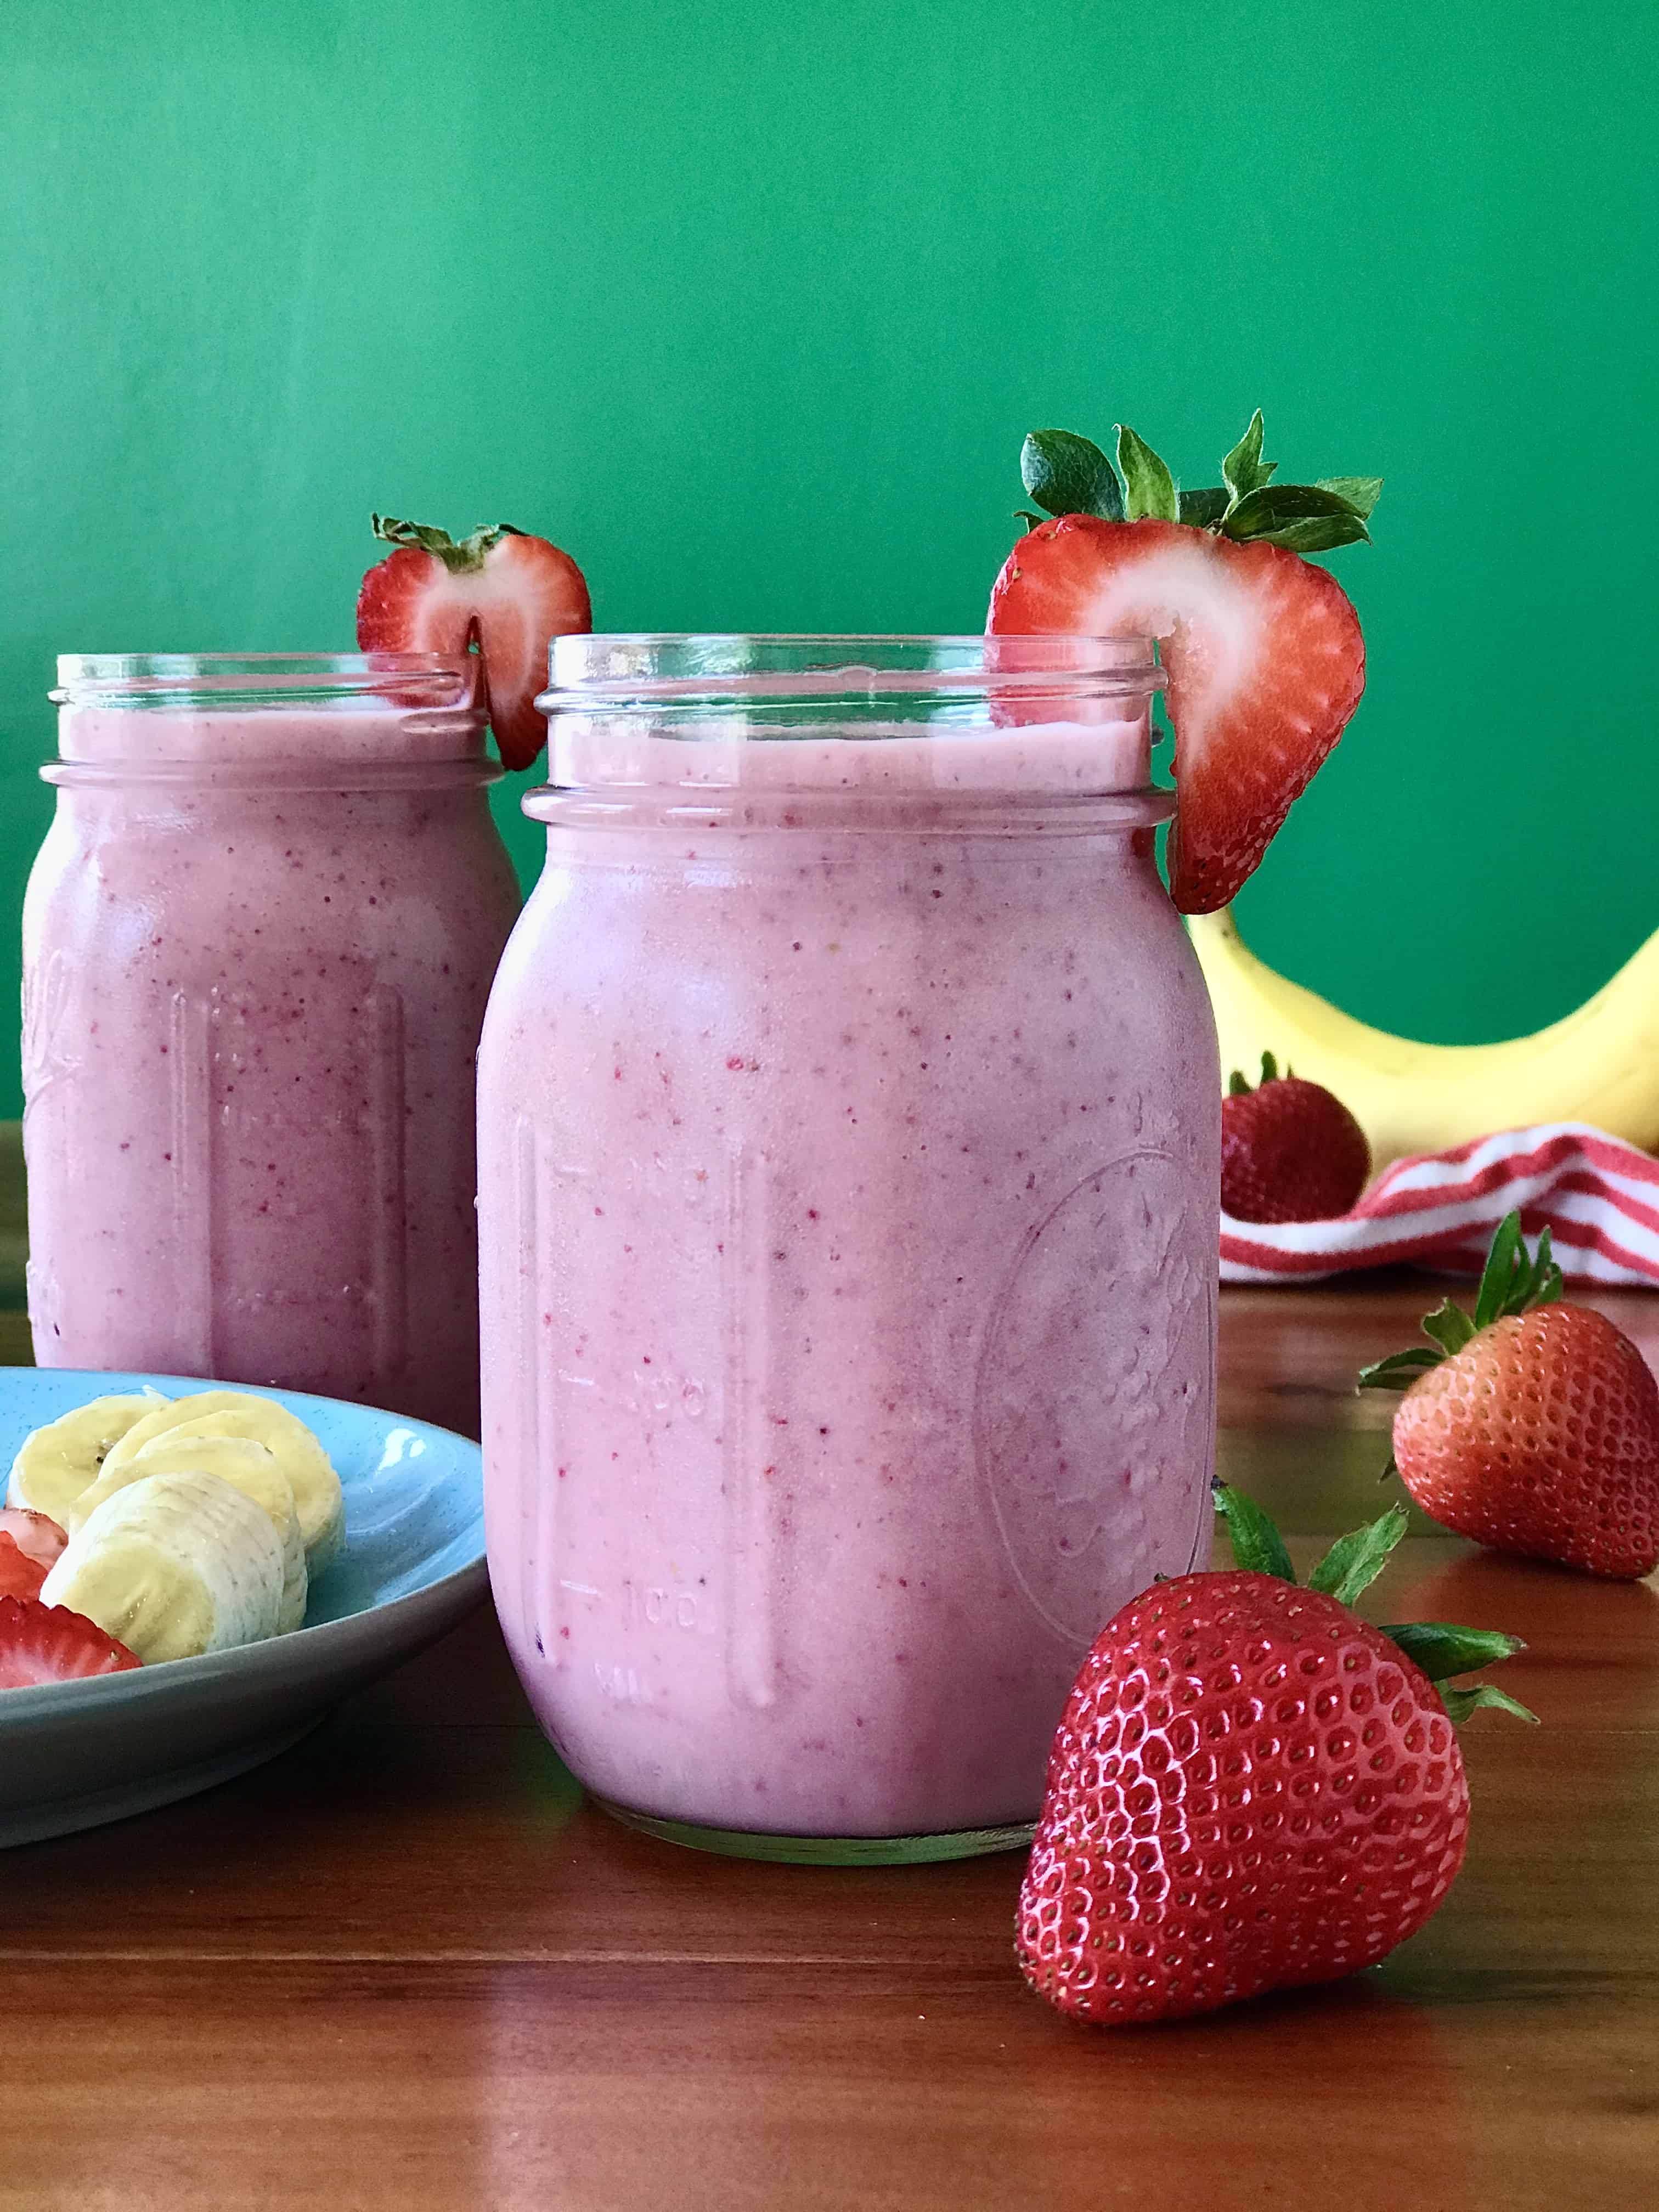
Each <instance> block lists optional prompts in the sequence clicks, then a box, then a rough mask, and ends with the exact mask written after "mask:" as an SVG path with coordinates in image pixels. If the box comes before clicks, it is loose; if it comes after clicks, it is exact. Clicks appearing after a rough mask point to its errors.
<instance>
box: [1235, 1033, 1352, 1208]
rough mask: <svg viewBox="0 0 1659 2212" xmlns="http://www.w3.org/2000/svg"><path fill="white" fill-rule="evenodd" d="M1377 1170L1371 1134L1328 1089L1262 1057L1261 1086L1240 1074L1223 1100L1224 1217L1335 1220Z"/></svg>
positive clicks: (1270, 1058) (1266, 1057)
mask: <svg viewBox="0 0 1659 2212" xmlns="http://www.w3.org/2000/svg"><path fill="white" fill-rule="evenodd" d="M1370 1172H1371V1148H1370V1146H1369V1145H1368V1144H1367V1143H1366V1141H1365V1132H1364V1130H1363V1129H1362V1128H1361V1127H1360V1126H1359V1124H1358V1121H1355V1120H1354V1118H1353V1115H1352V1114H1350V1113H1349V1111H1348V1109H1347V1108H1346V1106H1345V1105H1344V1104H1343V1103H1342V1101H1341V1100H1340V1098H1338V1097H1336V1096H1335V1094H1334V1092H1332V1091H1327V1090H1326V1089H1325V1087H1324V1085H1322V1084H1320V1083H1308V1082H1304V1080H1303V1079H1301V1078H1300V1077H1299V1076H1295V1075H1292V1074H1291V1073H1289V1072H1288V1071H1287V1072H1286V1073H1285V1074H1283V1075H1281V1074H1280V1073H1279V1069H1278V1067H1277V1066H1276V1065H1275V1063H1274V1060H1273V1054H1271V1053H1270V1052H1264V1053H1263V1054H1262V1055H1261V1089H1260V1090H1259V1091H1252V1090H1251V1088H1250V1086H1249V1084H1248V1083H1247V1082H1246V1081H1245V1079H1244V1078H1243V1076H1242V1075H1240V1074H1238V1073H1234V1076H1233V1079H1232V1082H1231V1085H1230V1087H1229V1090H1228V1093H1227V1096H1226V1097H1225V1098H1224V1099H1223V1100H1222V1102H1221V1211H1222V1212H1224V1213H1227V1214H1231V1216H1232V1218H1233V1219H1234V1220H1235V1221H1328V1220H1330V1219H1331V1218H1333V1216H1334V1215H1336V1214H1339V1213H1346V1212H1347V1210H1348V1208H1349V1207H1350V1206H1352V1204H1353V1202H1354V1200H1356V1199H1357V1198H1358V1195H1359V1194H1360V1192H1361V1191H1362V1190H1364V1188H1365V1185H1366V1182H1368V1180H1369V1179H1370Z"/></svg>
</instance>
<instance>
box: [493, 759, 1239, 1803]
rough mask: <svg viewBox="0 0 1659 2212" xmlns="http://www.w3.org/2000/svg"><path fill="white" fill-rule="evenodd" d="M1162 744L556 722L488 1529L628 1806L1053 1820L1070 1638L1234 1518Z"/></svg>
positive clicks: (497, 1312) (500, 1019)
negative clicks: (1154, 782) (1158, 833)
mask: <svg viewBox="0 0 1659 2212" xmlns="http://www.w3.org/2000/svg"><path fill="white" fill-rule="evenodd" d="M557 730H558V725H557V723H556V732H557ZM584 748H586V750H584ZM699 780H702V781H707V782H708V783H710V784H712V785H714V786H717V787H718V786H722V785H723V786H725V788H723V789H716V790H714V791H712V792H700V791H699V789H698V788H697V785H698V782H699ZM559 781H562V782H563V783H565V784H568V785H572V786H575V787H584V786H585V787H586V790H587V792H588V793H589V794H590V796H587V797H585V796H584V795H583V793H582V790H581V789H580V788H578V789H577V790H576V791H575V792H574V793H572V794H570V795H560V794H556V793H540V794H538V795H537V796H536V797H535V798H534V799H532V800H531V801H530V802H528V811H531V812H532V814H534V815H536V816H537V817H538V818H541V819H544V820H545V821H546V822H547V823H548V829H549V851H548V861H547V867H546V872H545V873H544V877H543V878H542V881H541V884H540V885H539V887H538V890H537V892H536V893H535V895H534V896H533V898H532V901H531V903H530V905H529V907H528V908H526V912H525V915H524V916H523V918H522V920H521V921H520V925H519V927H518V928H517V930H516V931H515V933H514V934H513V939H512V942H511V944H510V945H509V946H508V948H507V955H506V957H505V960H504V962H503V964H502V969H501V975H500V978H499V980H498V982H497V985H496V989H495V995H494V997H493V999H492V1001H491V1006H490V1012H489V1018H488V1021H487V1024H486V1027H485V1033H484V1042H483V1052H482V1055H481V1060H480V1108H481V1122H480V1132H481V1134H480V1163H479V1172H480V1216H481V1229H482V1237H481V1249H482V1263H483V1316H484V1323H483V1326H484V1339H483V1341H484V1369H483V1376H484V1431H483V1433H484V1443H485V1454H486V1466H487V1482H486V1492H487V1506H488V1514H489V1548H490V1557H491V1566H492V1571H493V1574H494V1578H495V1595H496V1601H497V1605H498V1607H499V1610H500V1613H501V1620H502V1623H503V1626H504V1628H505V1631H506V1634H507V1641H508V1644H509V1645H510V1647H511V1649H512V1652H513V1658H514V1661H515V1662H516V1664H517V1666H518V1668H519V1671H520V1676H521V1677H522V1679H523V1681H524V1683H525V1686H526V1689H527V1691H528V1692H529V1695H530V1697H531V1699H532V1702H533V1704H534V1705H535V1707H536V1710H537V1712H538V1715H539V1717H540V1718H541V1719H542V1721H543V1723H544V1726H545V1727H546V1728H547V1729H548V1731H549V1733H550V1735H551V1736H552V1738H553V1740H554V1741H555V1742H556V1745H557V1747H559V1749H560V1751H561V1752H562V1754H563V1756H564V1757H565V1759H567V1760H568V1763H569V1765H571V1767H572V1768H573V1769H574V1771H575V1773H576V1774H577V1775H578V1776H579V1777H580V1778H581V1780H583V1781H584V1782H585V1783H586V1784H588V1785H589V1786H590V1787H591V1788H592V1789H593V1790H596V1791H597V1792H599V1794H600V1795H601V1796H604V1797H605V1798H607V1799H609V1800H611V1802H614V1803H616V1804H617V1805H619V1806H621V1807H623V1808H629V1809H632V1810H634V1811H635V1812H642V1813H645V1814H652V1815H656V1816H659V1817H663V1818H667V1819H671V1820H679V1821H684V1822H691V1823H696V1824H699V1825H702V1826H713V1827H720V1828H726V1829H736V1830H741V1831H769V1832H777V1833H783V1834H786V1835H799V1836H841V1837H879V1836H896V1835H905V1834H921V1833H939V1832H945V1831H957V1830H968V1829H981V1828H987V1827H994V1826H998V1825H999V1824H1005V1823H1014V1822H1019V1821H1026V1820H1030V1819H1031V1818H1032V1817H1033V1816H1034V1815H1035V1814H1036V1810H1037V1807H1038V1803H1039V1801H1040V1797H1041V1792H1042V1776H1043V1769H1044V1763H1045V1760H1046V1757H1047V1753H1048V1745H1049V1740H1050V1738H1051V1735H1052V1734H1053V1730H1054V1725H1055V1723H1056V1722H1057V1720H1058V1719H1059V1717H1060V1711H1061V1708H1062V1706H1063V1705H1064V1702H1065V1699H1066V1692H1067V1691H1068V1689H1069V1688H1070V1686H1071V1683H1072V1680H1073V1675H1074V1674H1075V1672H1076V1669H1077V1666H1078V1663H1079V1660H1080V1658H1081V1656H1082V1655H1083V1653H1084V1651H1085V1649H1086V1647H1087V1644H1088V1643H1089V1642H1090V1640H1091V1638H1092V1637H1093V1635H1094V1634H1095V1632H1096V1631H1097V1629H1098V1628H1099V1627H1100V1626H1102V1624H1103V1622H1104V1621H1105V1620H1107V1618H1108V1617H1109V1615H1110V1614H1111V1613H1113V1612H1114V1611H1115V1609H1116V1607H1118V1606H1119V1605H1120V1604H1121V1603H1122V1602H1123V1601H1125V1600H1126V1599H1127V1598H1128V1597H1129V1596H1130V1595H1132V1594H1133V1593H1134V1592H1135V1591H1138V1590H1139V1589H1141V1588H1143V1587H1144V1586H1145V1585H1146V1584H1147V1583H1150V1582H1151V1581H1152V1578H1153V1577H1154V1576H1155V1575H1157V1574H1158V1573H1160V1572H1162V1573H1164V1574H1175V1573H1179V1572H1182V1571H1184V1570H1186V1569H1187V1568H1188V1566H1190V1565H1191V1564H1192V1563H1193V1560H1194V1557H1195V1555H1196V1553H1197V1552H1198V1550H1199V1548H1200V1544H1201V1542H1202V1541H1204V1539H1205V1537H1206V1535H1207V1531H1208V1528H1209V1506H1208V1485H1209V1480H1210V1471H1211V1462H1212V1439H1213V1419H1214V1416H1213V1397H1212V1373H1213V1340H1214V1327H1215V1309H1214V1285H1215V1278H1216V1206H1217V1199H1216V1192H1217V1180H1218V1167H1217V1153H1218V1097H1217V1084H1216V1073H1215V1070H1216V1056H1215V1055H1216V1046H1215V1035H1214V1030H1213V1028H1212V1023H1211V1018H1210V1013H1209V1009H1208V1004H1207V1001H1206V995H1205V991H1204V986H1203V982H1202V980H1201V977H1200V973H1199V970H1198V968H1197V964H1196V963H1195V961H1194V958H1193V957H1192V955H1191V952H1190V951H1189V949H1188V945H1187V942H1186V938H1185V933H1184V931H1183V929H1182V926H1181V923H1180V921H1179V920H1178V918H1177V916H1176V914H1175V913H1174V911H1173V909H1172V908H1171V907H1170V903H1169V901H1168V898H1167V897H1166V896H1165V894H1164V890H1163V889H1162V887H1161V885H1160V884H1159V881H1158V875H1157V872H1156V870H1155V866H1154V863H1153V860H1152V836H1151V830H1150V828H1149V827H1148V826H1147V825H1148V824H1150V823H1152V822H1153V821H1155V820H1157V819H1158V818H1160V817H1161V815H1162V814H1163V812H1164V811H1167V809H1166V807H1165V806H1164V805H1163V804H1162V803H1161V802H1160V801H1159V800H1158V799H1157V798H1156V797H1155V796H1152V795H1148V794H1145V793H1143V792H1142V790H1141V788H1140V787H1143V786H1144V785H1145V783H1146V732H1145V726H1144V722H1141V723H1137V722H1133V721H1131V722H1126V723H1123V724H1120V725H1116V726H1107V727H1099V726H1094V727H1089V728H1073V727H1056V728H1051V729H1045V728H1042V727H1038V728H1024V729H1014V730H1008V731H1006V732H1000V733H994V734H991V735H989V736H986V735H983V734H981V735H979V736H977V737H975V738H972V739H964V740H963V741H961V742H955V741H952V740H951V738H949V737H948V736H947V737H944V738H940V737H929V738H907V737H905V736H903V735H902V734H899V733H897V732H895V733H893V734H890V735H885V736H884V735H881V734H879V733H872V732H867V731H861V732H860V735H859V736H858V737H857V738H842V739H839V740H828V741H815V740H812V739H807V740H805V741H796V742H793V743H791V744H765V743H760V742H756V741H755V739H754V738H753V737H752V735H751V736H750V739H749V741H748V742H747V743H743V742H740V741H739V740H738V738H736V737H735V736H734V737H733V738H732V743H731V744H729V745H722V744H721V743H720V739H719V736H718V733H717V732H716V733H715V735H714V737H712V738H708V737H705V738H704V739H703V741H702V742H701V743H699V744H696V745H694V746H687V745H680V746H678V748H676V747H674V746H672V745H667V746H665V744H664V743H663V742H662V741H660V740H659V739H656V738H653V737H651V736H650V735H648V734H643V733H641V731H640V730H639V729H638V728H637V727H634V728H630V726H629V724H628V723H627V722H626V721H625V720H617V721H616V722H614V723H612V724H611V726H609V727H608V728H607V727H605V726H599V727H598V728H597V729H595V730H594V731H593V732H592V735H591V737H589V736H586V735H581V736H578V737H576V738H569V739H567V740H565V741H564V743H563V751H562V763H561V768H560V774H559ZM602 783H605V784H611V785H613V786H616V788H610V789H606V790H604V791H603V792H599V789H598V787H599V785H601V784H602ZM1102 790H1105V791H1112V790H1117V791H1120V792H1125V793H1131V794H1133V795H1131V796H1127V797H1121V798H1117V799H1110V798H1107V799H1092V798H1089V797H1087V796H1085V795H1084V794H1086V793H1089V792H1091V791H1096V792H1098V791H1102ZM594 793H598V795H599V797H600V798H602V799H603V800H604V802H605V804H604V805H603V806H600V805H594V804H593V803H592V794H594ZM1010 794H1016V795H1017V796H1013V797H1011V796H1010Z"/></svg>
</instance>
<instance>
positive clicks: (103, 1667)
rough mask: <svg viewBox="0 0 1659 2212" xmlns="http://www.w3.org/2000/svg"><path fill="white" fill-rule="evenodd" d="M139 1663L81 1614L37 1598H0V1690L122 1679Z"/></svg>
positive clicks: (94, 1623) (123, 1647) (123, 1645)
mask: <svg viewBox="0 0 1659 2212" xmlns="http://www.w3.org/2000/svg"><path fill="white" fill-rule="evenodd" d="M137 1664H138V1662H137V1659H135V1658H134V1657H133V1656H132V1654H131V1651H129V1650H127V1647H126V1645H125V1644H118V1643H117V1642H116V1640H115V1638H113V1637H112V1636H106V1635H105V1633H104V1632H103V1630H102V1629H101V1628H100V1627H99V1626H98V1625H97V1623H96V1622H95V1621H91V1620H88V1619H87V1617H86V1615H85V1614H84V1613H71V1612H70V1610H69V1608H68V1607H67V1606H61V1605H42V1604H41V1603H40V1601H39V1600H38V1599H35V1598H16V1597H0V1690H28V1689H33V1687H34V1686H35V1685H36V1684H37V1683H40V1682H78V1681H82V1680H86V1679H87V1678H88V1677H89V1676H91V1675H94V1674H125V1671H126V1669H127V1668H129V1667H136V1666H137Z"/></svg>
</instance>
